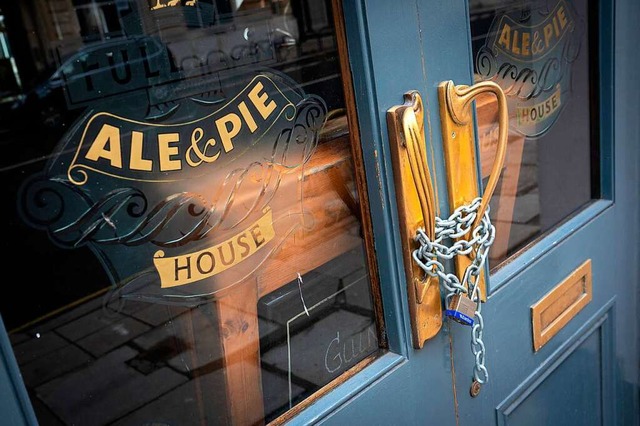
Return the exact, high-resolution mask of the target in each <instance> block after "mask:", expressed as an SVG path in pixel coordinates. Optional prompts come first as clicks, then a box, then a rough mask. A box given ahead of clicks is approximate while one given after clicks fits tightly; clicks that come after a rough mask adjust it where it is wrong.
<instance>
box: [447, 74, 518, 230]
mask: <svg viewBox="0 0 640 426" xmlns="http://www.w3.org/2000/svg"><path fill="white" fill-rule="evenodd" d="M439 91H440V92H441V98H440V117H441V120H443V121H445V120H447V115H448V116H449V117H450V120H452V121H453V122H454V123H455V124H456V125H458V126H469V125H472V122H471V118H472V114H471V103H472V102H473V101H474V100H475V99H476V98H477V97H478V96H479V95H482V94H485V93H492V94H494V95H495V96H496V99H497V101H498V147H497V149H496V157H495V159H494V161H493V166H492V167H491V173H490V174H489V181H488V182H487V186H486V188H485V189H484V194H483V196H482V203H481V204H480V209H479V210H478V216H477V217H476V221H475V223H474V227H475V226H477V225H478V224H479V223H480V220H481V219H482V216H483V215H484V212H485V211H486V210H487V206H488V205H489V201H491V197H492V196H493V192H494V191H495V189H496V185H497V183H498V179H499V178H500V172H501V171H502V167H503V166H504V160H505V156H506V154H507V142H508V137H509V134H508V133H509V113H508V110H507V98H506V96H505V94H504V92H503V91H502V88H501V87H500V86H499V85H497V84H496V83H494V82H492V81H482V82H479V83H476V84H474V85H473V86H464V85H459V86H456V85H454V84H453V81H446V82H443V83H441V84H440V87H439ZM444 108H446V112H445V111H443V109H444ZM443 112H444V114H443ZM446 127H451V126H450V125H448V126H446ZM452 131H454V132H455V130H452ZM443 136H444V139H445V141H447V142H446V143H449V144H451V143H456V142H455V141H453V140H452V139H455V137H454V138H451V133H450V132H447V133H446V134H445V132H444V126H443ZM459 140H460V138H458V141H459ZM472 142H473V141H472ZM445 149H446V148H445ZM474 161H475V160H474ZM452 162H455V160H453V161H452ZM452 166H455V164H452ZM470 192H473V191H470ZM469 201H471V200H469ZM457 207H459V204H458V205H455V203H454V205H452V206H451V210H454V209H455V208H457Z"/></svg>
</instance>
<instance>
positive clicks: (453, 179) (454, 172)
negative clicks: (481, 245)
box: [438, 84, 487, 301]
mask: <svg viewBox="0 0 640 426" xmlns="http://www.w3.org/2000/svg"><path fill="white" fill-rule="evenodd" d="M446 89H447V87H446V85H444V84H442V85H440V87H439V88H438V96H439V101H440V122H441V126H442V141H443V149H444V158H445V162H446V166H447V187H448V188H449V204H450V206H451V211H453V210H455V209H457V208H458V207H460V206H463V205H467V204H470V203H471V202H472V201H473V200H474V199H475V198H476V197H477V196H478V195H479V194H480V189H479V188H480V186H479V182H478V169H477V166H476V163H477V154H476V146H475V136H474V132H473V122H472V121H469V122H467V123H464V124H458V123H456V121H455V120H454V119H453V118H452V117H451V114H450V113H449V110H448V107H447V100H446V94H447V93H446ZM472 261H473V259H472V258H471V256H470V255H459V256H457V257H456V261H455V267H456V275H457V276H458V277H462V276H463V275H464V271H465V270H466V269H467V267H468V266H469V265H470V264H471V262H472ZM478 285H479V287H480V295H481V299H482V301H486V300H487V289H486V284H485V271H484V269H483V270H482V272H481V274H480V276H479V277H478Z"/></svg>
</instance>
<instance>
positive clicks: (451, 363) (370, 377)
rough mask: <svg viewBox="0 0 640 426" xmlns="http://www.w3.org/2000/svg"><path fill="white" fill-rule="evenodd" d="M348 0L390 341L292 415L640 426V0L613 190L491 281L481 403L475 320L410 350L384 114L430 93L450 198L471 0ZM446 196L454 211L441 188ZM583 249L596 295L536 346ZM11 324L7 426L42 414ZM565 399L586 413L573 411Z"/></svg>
mask: <svg viewBox="0 0 640 426" xmlns="http://www.w3.org/2000/svg"><path fill="white" fill-rule="evenodd" d="M342 6H343V10H344V15H345V21H346V22H345V23H346V28H347V36H348V46H349V59H350V63H351V68H352V73H353V80H354V84H355V90H354V92H355V96H356V102H357V109H358V119H359V123H358V124H359V127H360V134H361V140H362V147H363V154H364V160H365V167H366V173H367V181H368V187H369V199H370V203H371V209H372V211H371V214H372V219H373V224H374V237H375V249H376V254H377V256H378V264H379V268H380V271H379V272H380V273H379V276H380V281H381V287H382V298H383V304H384V315H385V318H384V321H385V329H386V332H387V335H388V341H389V347H390V351H389V353H387V354H386V355H384V356H383V357H381V358H380V359H378V360H377V361H376V362H374V363H372V364H371V365H370V366H368V367H367V368H365V369H364V370H363V371H361V372H360V373H358V374H357V375H355V376H354V377H352V378H350V379H349V380H347V381H346V382H345V383H344V384H342V385H341V386H338V387H337V388H336V389H334V390H332V391H331V392H330V393H328V394H327V395H325V396H323V397H322V398H320V399H319V400H318V401H317V402H316V403H315V404H313V405H311V406H310V407H308V408H307V409H305V410H304V411H302V412H301V413H300V414H299V415H298V416H297V417H295V418H294V419H293V420H292V423H293V424H310V423H318V422H320V423H324V424H336V425H343V424H350V425H357V424H363V425H365V424H366V425H390V424H393V425H424V424H433V425H455V424H461V425H466V424H474V425H491V424H500V425H506V424H536V425H538V424H580V425H582V424H624V425H635V424H638V422H639V420H638V418H639V410H638V359H639V342H638V336H639V333H638V328H639V324H638V313H639V312H638V304H639V292H638V288H639V287H638V281H639V280H640V268H639V267H638V265H639V264H640V250H639V244H638V237H639V236H640V226H639V224H640V190H639V189H638V188H639V185H638V182H640V179H639V178H640V167H639V165H640V120H639V119H638V111H640V96H638V94H639V90H638V84H640V81H639V80H640V78H639V77H638V75H639V74H638V72H637V70H638V69H639V67H640V55H637V53H636V50H635V49H634V48H635V44H637V40H640V26H638V25H637V18H638V17H639V16H640V5H639V4H638V3H637V2H635V1H633V0H617V1H616V2H615V5H613V4H612V2H610V1H601V2H600V5H599V8H600V10H599V16H600V21H601V22H600V27H601V37H600V38H601V43H602V44H601V48H600V61H601V64H600V75H599V79H600V93H601V95H600V102H601V104H600V110H601V117H600V124H601V125H600V128H601V146H602V152H601V159H602V161H601V162H602V164H601V175H602V188H603V199H602V200H599V201H596V202H595V203H593V204H591V205H590V206H588V207H587V208H586V209H583V210H582V211H581V212H580V213H579V214H577V215H576V216H574V217H572V218H571V219H570V220H568V221H567V222H565V223H563V224H562V225H561V226H559V227H557V228H556V229H555V230H553V231H552V232H551V233H549V234H548V235H546V236H545V237H544V238H542V239H541V240H538V241H537V242H536V243H535V244H534V245H532V246H531V247H529V248H528V249H527V250H526V251H525V252H524V253H523V254H521V255H520V256H518V257H517V258H516V259H515V260H514V261H513V262H511V263H509V264H508V265H507V266H505V267H503V268H501V269H499V270H498V272H497V273H495V274H493V275H492V276H491V277H490V286H489V293H490V295H489V299H488V301H487V303H486V304H485V306H484V307H483V314H484V317H485V322H486V325H485V327H486V332H485V333H486V334H485V335H486V344H487V348H488V354H487V367H488V368H489V371H490V372H491V379H490V383H488V384H487V385H486V386H484V387H483V390H482V392H481V393H480V395H479V396H478V397H477V398H470V397H469V394H468V386H469V382H470V377H471V367H472V362H471V355H470V351H469V339H468V334H467V331H466V330H465V329H461V328H460V327H456V326H455V325H449V324H446V325H445V327H444V328H443V330H442V331H441V332H440V333H439V334H438V335H437V336H436V337H435V338H433V339H432V340H429V341H428V342H427V343H426V345H425V347H424V348H423V349H420V350H415V349H413V348H412V345H411V335H410V333H411V327H410V323H409V314H408V307H407V305H406V300H407V297H406V284H405V281H404V270H403V265H402V260H401V259H402V255H401V253H400V241H399V237H398V233H397V232H396V231H395V230H396V229H397V227H398V217H397V214H396V209H395V202H394V200H395V192H394V186H393V170H392V168H391V162H390V152H389V147H388V144H389V139H388V135H387V126H386V121H385V114H386V111H387V109H388V108H390V107H391V106H393V105H396V104H400V103H401V102H402V95H403V93H404V92H406V91H408V90H411V89H417V90H419V91H420V93H421V94H422V95H423V98H424V100H425V107H426V114H427V115H426V120H425V122H426V124H427V128H426V132H427V134H426V137H427V146H428V151H429V152H428V153H427V154H428V157H429V158H430V159H431V160H433V161H434V163H435V164H436V167H435V169H434V170H433V172H434V173H435V175H436V184H437V189H438V192H439V193H440V194H446V186H445V178H444V176H445V175H444V165H443V160H442V149H441V140H440V128H439V116H438V103H437V94H436V87H437V85H438V83H439V82H440V81H443V80H453V81H454V82H456V84H468V83H470V82H471V52H470V46H471V44H470V35H469V26H468V12H467V4H466V2H464V1H450V2H443V1H439V0H413V1H408V0H401V1H393V2H389V1H384V0H377V1H349V0H344V3H343V5H342ZM439 202H440V209H441V211H442V212H447V211H449V209H448V205H447V203H446V196H442V195H441V196H440V197H439ZM586 259H591V260H592V263H593V300H592V301H591V303H589V304H588V305H587V306H586V307H585V308H584V309H583V310H582V311H581V312H580V313H579V314H578V316H577V317H576V318H574V319H573V320H572V321H571V322H570V323H569V324H568V325H567V326H566V327H564V328H563V329H562V330H561V332H560V333H559V334H558V335H557V336H556V337H554V338H553V339H552V340H551V341H550V342H549V343H548V344H547V345H545V346H544V347H543V348H542V349H541V350H540V351H539V352H534V351H533V349H532V343H531V318H530V306H531V305H532V304H533V303H535V302H536V301H537V300H539V299H540V298H541V297H542V296H543V295H545V294H546V293H547V292H548V291H549V290H550V289H551V288H553V287H554V286H555V285H556V284H557V283H558V282H560V281H561V280H562V279H563V278H564V277H566V276H567V275H568V274H570V273H571V272H572V271H573V270H574V269H575V268H576V267H577V266H579V265H580V264H581V263H582V262H583V261H584V260H586ZM1 325H2V324H0V349H2V350H1V351H0V357H1V361H2V362H1V363H0V412H1V413H2V417H3V421H2V423H3V424H4V421H6V420H9V423H7V424H12V425H13V424H20V423H24V424H35V420H34V419H35V417H34V415H33V410H32V408H31V406H30V404H29V401H28V397H27V395H26V393H25V391H24V386H23V385H22V383H21V379H20V374H19V370H18V367H17V365H16V362H15V358H14V357H13V354H12V353H11V349H10V344H9V340H8V337H7V334H6V331H5V330H4V327H1ZM452 353H453V357H452V356H451V354H452ZM452 371H455V378H454V379H452V377H453V374H452ZM585 400H586V401H598V402H599V403H597V404H591V403H588V404H586V405H585V404H584V401H585ZM571 404H574V405H573V406H579V407H581V408H585V407H586V408H587V410H586V411H584V412H582V413H580V414H579V415H578V417H575V413H574V414H572V415H573V416H574V417H569V418H567V419H565V417H564V416H566V415H568V413H569V411H567V407H569V408H571V407H572V405H571ZM552 419H556V420H558V419H562V421H563V423H557V422H554V421H552Z"/></svg>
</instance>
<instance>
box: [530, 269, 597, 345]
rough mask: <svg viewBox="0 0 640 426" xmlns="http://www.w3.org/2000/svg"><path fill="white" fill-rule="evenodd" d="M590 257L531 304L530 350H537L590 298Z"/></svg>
mask: <svg viewBox="0 0 640 426" xmlns="http://www.w3.org/2000/svg"><path fill="white" fill-rule="evenodd" d="M591 297H592V289H591V259H589V260H587V261H586V262H584V263H583V264H582V265H580V266H579V267H578V268H577V269H576V270H575V271H573V272H572V273H571V275H569V276H568V277H567V278H565V279H564V280H563V281H562V282H561V283H560V284H558V285H557V286H556V287H555V288H554V289H553V290H551V291H550V292H549V293H547V294H546V295H545V296H544V297H543V298H542V299H540V300H539V301H538V302H537V303H536V304H535V305H533V306H532V307H531V321H532V324H533V350H534V351H536V352H537V351H538V350H539V349H540V348H541V347H542V346H544V345H545V344H546V343H547V342H548V341H549V340H550V339H551V338H552V337H553V336H555V335H556V334H558V332H559V331H560V330H561V329H562V327H564V326H565V325H567V323H568V322H569V321H570V320H571V319H572V318H573V317H575V316H576V315H577V314H578V312H580V311H581V310H582V308H584V307H585V306H586V305H587V304H588V303H589V302H590V301H591Z"/></svg>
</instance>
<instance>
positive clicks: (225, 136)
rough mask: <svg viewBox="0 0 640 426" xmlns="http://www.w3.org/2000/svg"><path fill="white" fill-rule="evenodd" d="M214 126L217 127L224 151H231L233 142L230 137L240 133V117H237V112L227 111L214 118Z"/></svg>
mask: <svg viewBox="0 0 640 426" xmlns="http://www.w3.org/2000/svg"><path fill="white" fill-rule="evenodd" d="M227 123H230V124H231V128H230V129H229V128H228V127H227ZM216 127H217V128H218V133H220V141H221V142H222V147H223V148H224V152H229V151H231V150H232V149H233V142H232V140H231V139H233V138H234V137H236V136H237V135H238V133H240V128H241V127H242V122H241V121H240V117H238V115H237V114H234V113H229V114H227V115H225V116H224V117H222V118H219V119H217V120H216Z"/></svg>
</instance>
